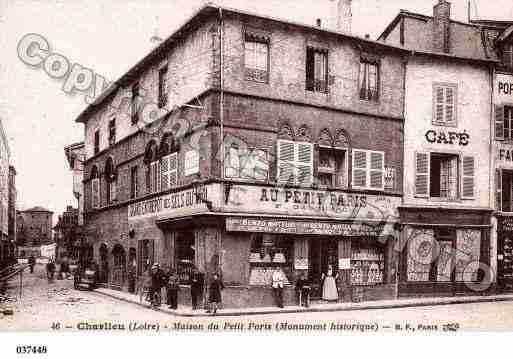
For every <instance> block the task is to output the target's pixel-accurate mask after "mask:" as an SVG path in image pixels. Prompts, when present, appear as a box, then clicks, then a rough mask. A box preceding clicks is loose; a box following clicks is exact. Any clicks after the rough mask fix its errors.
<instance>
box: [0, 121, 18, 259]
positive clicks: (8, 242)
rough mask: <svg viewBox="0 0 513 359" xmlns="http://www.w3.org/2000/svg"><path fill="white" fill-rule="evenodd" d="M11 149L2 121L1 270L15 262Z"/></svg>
mask: <svg viewBox="0 0 513 359" xmlns="http://www.w3.org/2000/svg"><path fill="white" fill-rule="evenodd" d="M9 166H10V149H9V143H8V141H7V136H6V134H5V131H4V127H3V124H2V121H1V120H0V269H1V268H3V267H4V266H6V265H9V264H10V263H13V262H14V261H15V254H16V249H15V248H16V246H15V243H14V242H13V241H12V237H10V236H9V193H10V186H9V184H10V182H9V179H10V176H9V175H10V169H9V168H10V167H9Z"/></svg>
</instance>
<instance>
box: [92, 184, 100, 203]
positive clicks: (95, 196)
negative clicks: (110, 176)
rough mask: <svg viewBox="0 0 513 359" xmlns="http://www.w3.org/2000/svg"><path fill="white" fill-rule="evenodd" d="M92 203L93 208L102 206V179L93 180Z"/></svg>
mask: <svg viewBox="0 0 513 359" xmlns="http://www.w3.org/2000/svg"><path fill="white" fill-rule="evenodd" d="M91 198H92V201H91V205H92V207H93V208H100V179H99V178H94V179H93V180H92V181H91Z"/></svg>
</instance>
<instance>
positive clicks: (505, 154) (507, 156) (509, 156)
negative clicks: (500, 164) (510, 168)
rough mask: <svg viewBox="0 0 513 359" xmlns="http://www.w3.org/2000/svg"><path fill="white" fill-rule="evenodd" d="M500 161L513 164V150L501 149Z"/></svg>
mask: <svg viewBox="0 0 513 359" xmlns="http://www.w3.org/2000/svg"><path fill="white" fill-rule="evenodd" d="M499 161H506V162H513V150H509V149H505V148H499Z"/></svg>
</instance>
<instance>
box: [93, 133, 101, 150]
mask: <svg viewBox="0 0 513 359" xmlns="http://www.w3.org/2000/svg"><path fill="white" fill-rule="evenodd" d="M98 152H100V129H97V130H96V131H94V154H97V153H98Z"/></svg>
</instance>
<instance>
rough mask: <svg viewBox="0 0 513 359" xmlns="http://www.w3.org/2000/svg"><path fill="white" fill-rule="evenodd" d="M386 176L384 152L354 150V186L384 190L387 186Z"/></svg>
mask: <svg viewBox="0 0 513 359" xmlns="http://www.w3.org/2000/svg"><path fill="white" fill-rule="evenodd" d="M384 176H385V153H384V152H380V151H369V150H357V149H354V150H353V178H352V187H353V188H361V189H374V190H383V189H384V187H385V180H384Z"/></svg>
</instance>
